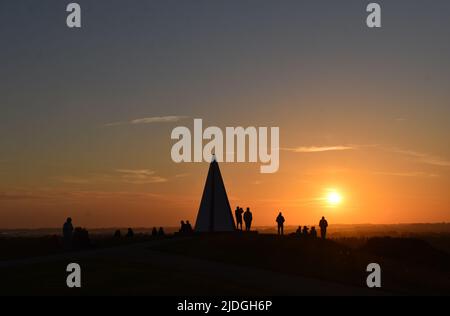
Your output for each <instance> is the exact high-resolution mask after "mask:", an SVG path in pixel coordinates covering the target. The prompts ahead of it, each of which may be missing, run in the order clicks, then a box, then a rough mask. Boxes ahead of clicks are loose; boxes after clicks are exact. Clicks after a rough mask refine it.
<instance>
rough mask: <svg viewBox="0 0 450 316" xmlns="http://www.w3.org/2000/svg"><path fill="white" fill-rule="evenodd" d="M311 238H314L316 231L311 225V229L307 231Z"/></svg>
mask: <svg viewBox="0 0 450 316" xmlns="http://www.w3.org/2000/svg"><path fill="white" fill-rule="evenodd" d="M309 234H310V236H311V238H313V239H316V238H317V231H316V228H315V227H314V226H313V227H311V231H310V232H309Z"/></svg>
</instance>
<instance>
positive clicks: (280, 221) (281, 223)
mask: <svg viewBox="0 0 450 316" xmlns="http://www.w3.org/2000/svg"><path fill="white" fill-rule="evenodd" d="M276 222H277V223H278V235H284V222H285V219H284V216H283V214H281V212H280V214H278V216H277V219H276Z"/></svg>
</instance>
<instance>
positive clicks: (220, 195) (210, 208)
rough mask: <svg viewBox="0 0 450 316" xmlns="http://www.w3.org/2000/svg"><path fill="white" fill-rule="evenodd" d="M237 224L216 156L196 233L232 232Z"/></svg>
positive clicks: (209, 172)
mask: <svg viewBox="0 0 450 316" xmlns="http://www.w3.org/2000/svg"><path fill="white" fill-rule="evenodd" d="M235 227H236V226H235V223H234V218H233V214H232V212H231V207H230V203H229V201H228V196H227V192H226V190H225V185H224V183H223V179H222V175H221V173H220V169H219V164H218V163H217V161H216V159H215V156H214V155H213V158H212V159H211V164H210V165H209V171H208V176H207V177H206V183H205V188H204V190H203V196H202V200H201V202H200V207H199V210H198V215H197V221H196V223H195V231H196V232H232V231H235Z"/></svg>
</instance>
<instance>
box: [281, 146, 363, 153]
mask: <svg viewBox="0 0 450 316" xmlns="http://www.w3.org/2000/svg"><path fill="white" fill-rule="evenodd" d="M356 148H357V146H353V145H352V146H341V145H339V146H306V147H294V148H282V150H285V151H291V152H295V153H320V152H326V151H342V150H353V149H356Z"/></svg>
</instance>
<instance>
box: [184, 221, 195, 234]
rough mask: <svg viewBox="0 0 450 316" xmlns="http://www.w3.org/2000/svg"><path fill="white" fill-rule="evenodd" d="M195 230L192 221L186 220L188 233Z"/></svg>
mask: <svg viewBox="0 0 450 316" xmlns="http://www.w3.org/2000/svg"><path fill="white" fill-rule="evenodd" d="M193 232H194V230H193V229H192V225H191V223H189V221H186V233H188V234H192V233H193Z"/></svg>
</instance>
